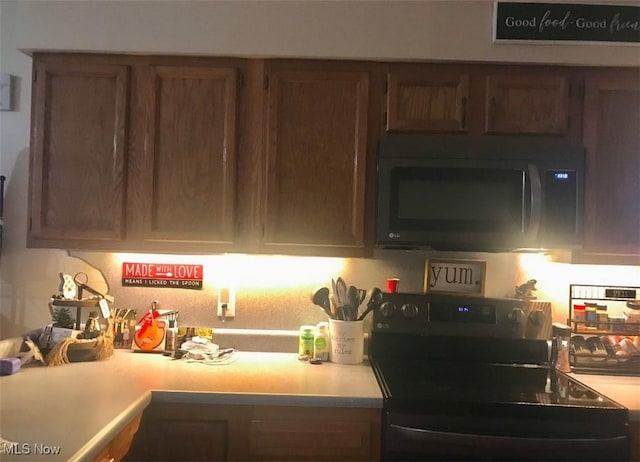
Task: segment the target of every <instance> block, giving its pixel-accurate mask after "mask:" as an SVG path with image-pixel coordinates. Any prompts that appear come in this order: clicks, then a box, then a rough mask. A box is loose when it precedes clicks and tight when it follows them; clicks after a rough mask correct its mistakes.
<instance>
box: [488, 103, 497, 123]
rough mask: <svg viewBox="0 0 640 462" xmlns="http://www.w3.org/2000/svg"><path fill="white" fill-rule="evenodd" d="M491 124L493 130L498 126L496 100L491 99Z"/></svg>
mask: <svg viewBox="0 0 640 462" xmlns="http://www.w3.org/2000/svg"><path fill="white" fill-rule="evenodd" d="M489 124H490V126H491V128H492V129H493V128H495V124H496V99H495V98H491V99H490V100H489Z"/></svg>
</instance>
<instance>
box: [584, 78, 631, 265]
mask: <svg viewBox="0 0 640 462" xmlns="http://www.w3.org/2000/svg"><path fill="white" fill-rule="evenodd" d="M584 109H585V111H584V114H585V117H584V144H585V147H586V151H587V173H586V188H585V190H586V197H585V234H584V249H583V252H582V253H581V254H579V255H578V258H577V261H579V262H583V263H612V264H614V263H630V264H636V265H637V264H640V72H639V71H638V70H637V69H636V70H633V71H632V70H621V71H620V72H616V73H611V72H610V73H609V74H608V75H607V74H604V73H603V72H599V73H596V74H595V75H593V76H590V77H587V79H586V85H585V108H584Z"/></svg>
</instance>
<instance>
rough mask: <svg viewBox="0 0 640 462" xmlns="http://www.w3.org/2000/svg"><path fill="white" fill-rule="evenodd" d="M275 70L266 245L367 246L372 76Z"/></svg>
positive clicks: (270, 92) (269, 99) (268, 134)
mask: <svg viewBox="0 0 640 462" xmlns="http://www.w3.org/2000/svg"><path fill="white" fill-rule="evenodd" d="M274 67H275V68H274V69H271V70H270V71H269V72H268V90H267V93H268V94H267V120H266V127H267V128H266V132H265V133H266V157H265V158H266V161H265V162H266V193H265V197H264V207H265V209H264V211H265V214H264V220H265V223H264V226H265V229H264V245H265V246H266V247H268V248H271V249H272V250H273V251H277V250H276V247H277V246H285V245H288V246H295V245H305V246H310V247H316V248H323V247H324V248H335V249H338V248H340V247H342V248H349V247H351V248H353V247H355V248H363V247H364V217H365V169H366V158H367V154H366V153H367V144H368V143H367V123H368V114H369V76H368V74H367V73H366V72H353V71H342V70H335V71H334V70H328V69H327V67H320V68H318V69H313V70H288V69H283V68H281V67H277V66H274ZM336 252H338V253H339V250H336Z"/></svg>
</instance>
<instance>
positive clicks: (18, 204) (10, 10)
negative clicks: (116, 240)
mask: <svg viewBox="0 0 640 462" xmlns="http://www.w3.org/2000/svg"><path fill="white" fill-rule="evenodd" d="M580 3H606V2H604V1H601V0H600V1H594V0H583V1H582V2H580ZM618 3H620V2H618ZM624 3H625V4H638V2H633V3H631V2H624ZM492 11H493V1H491V0H475V1H391V0H387V1H375V2H373V1H371V2H369V1H290V2H280V1H256V2H250V1H199V2H189V1H159V2H153V1H108V0H103V1H11V0H1V1H0V72H3V73H9V74H11V75H13V76H14V77H15V78H14V81H15V83H16V84H17V85H16V88H15V91H14V93H15V94H14V101H15V105H16V106H15V110H14V111H11V112H2V113H0V173H1V174H4V175H6V176H7V179H8V180H7V184H6V206H5V220H4V221H5V223H6V226H5V231H4V236H3V240H4V242H3V249H2V259H1V260H0V273H1V286H0V289H1V291H2V293H1V305H0V308H1V314H2V326H1V327H2V330H1V331H0V337H4V336H7V335H13V334H17V333H20V332H21V331H23V330H25V329H30V328H35V327H39V326H41V325H42V324H44V323H46V322H48V320H49V316H48V312H47V309H46V302H47V301H48V298H49V297H50V295H51V294H52V293H54V292H55V291H56V287H57V277H56V275H57V273H58V272H60V271H66V272H74V271H77V270H78V269H86V270H88V271H89V270H90V268H89V267H88V266H87V265H84V264H83V263H81V262H79V261H78V260H76V259H72V258H69V257H67V254H66V252H64V251H60V250H37V249H26V245H25V243H26V217H27V181H28V148H29V123H30V119H29V117H30V92H31V88H30V81H31V59H30V58H29V56H27V55H26V54H24V53H22V52H21V51H20V50H34V49H39V50H42V49H49V50H81V51H114V52H133V53H171V54H174V53H175V54H202V55H239V56H278V57H313V58H320V57H328V58H347V59H352V58H353V59H355V58H358V59H372V60H447V61H449V60H453V61H456V60H463V61H501V62H529V63H552V64H570V65H580V64H585V65H594V66H638V65H640V48H639V47H637V46H621V45H617V46H616V45H607V46H605V45H595V44H594V45H553V46H551V45H511V44H493V43H492V40H491V34H492ZM108 258H109V257H108V256H98V257H96V258H95V259H94V260H95V261H94V262H93V263H94V264H98V266H101V265H102V264H104V262H105V259H108ZM487 258H488V259H489V260H490V261H494V262H498V263H500V265H501V268H502V269H501V270H500V271H499V272H496V273H494V275H493V276H492V277H491V278H490V280H489V286H490V288H491V292H492V294H494V295H498V296H505V295H508V293H507V292H508V291H509V290H510V289H511V287H512V286H513V284H514V282H516V281H517V280H518V279H519V278H520V277H522V276H523V274H521V272H520V271H518V270H516V269H515V266H514V265H515V264H516V263H517V261H518V257H516V256H488V257H487ZM398 262H400V263H398ZM421 262H422V260H421V259H420V258H418V259H417V260H416V258H415V257H406V258H400V259H399V260H398V261H392V262H384V263H381V264H380V265H382V266H376V265H378V264H376V263H365V264H364V265H365V266H364V267H363V269H364V270H366V271H368V272H370V273H372V274H375V276H373V275H372V276H370V277H366V278H362V279H361V280H362V283H363V284H367V285H374V284H376V285H377V284H380V281H379V280H380V279H382V280H383V279H384V275H385V274H387V273H388V272H389V271H391V270H393V269H394V268H399V267H402V266H403V265H404V266H405V268H403V269H402V270H403V271H405V272H410V273H411V276H407V277H408V278H409V279H415V281H414V282H411V283H410V284H409V287H413V288H414V290H418V289H419V280H420V278H421V275H420V271H421V270H422V268H421V265H422V263H421ZM352 263H353V265H351V266H353V267H354V268H356V269H357V268H359V267H361V266H362V264H361V263H358V262H352ZM371 265H374V266H371ZM106 266H109V265H108V264H106ZM512 266H513V268H514V269H512ZM494 267H495V265H494ZM537 268H538V269H537V270H536V271H537V272H538V273H540V272H543V273H545V272H547V271H546V269H545V267H544V266H542V267H537ZM540 268H542V269H540ZM550 268H558V267H557V266H552V267H550ZM617 270H619V271H620V273H612V272H611V271H612V269H611V268H610V267H582V268H581V269H578V267H571V266H569V267H567V268H564V267H562V268H561V269H560V270H558V271H556V272H555V273H554V274H556V276H555V277H554V278H553V282H554V283H556V284H558V289H556V290H557V294H556V295H555V297H556V298H558V299H559V300H562V299H563V295H562V293H563V290H565V287H566V285H567V284H568V283H569V282H583V281H572V277H573V276H572V274H578V275H579V276H576V277H580V278H584V277H585V276H583V274H585V272H587V273H588V277H589V278H590V279H593V280H603V279H606V278H611V276H610V275H611V274H619V275H618V276H615V277H616V279H615V282H617V283H620V284H634V285H640V269H639V268H633V267H631V268H629V267H628V268H618V269H616V271H617ZM354 271H356V270H354ZM525 273H526V270H525ZM118 276H119V275H118V274H117V269H114V270H111V272H110V273H109V274H108V275H107V278H108V279H111V280H112V284H113V282H114V281H113V280H115V282H117V281H118ZM331 276H332V274H327V277H329V278H330V277H331ZM359 277H362V276H359V275H356V274H354V278H356V279H357V278H359ZM96 278H98V279H99V276H96ZM550 282H551V281H550ZM305 290H307V289H306V288H305V289H303V292H304V291H305ZM130 294H133V292H130ZM123 296H124V297H125V298H126V297H127V293H125V294H124V295H123ZM131 298H132V301H135V302H137V301H138V300H142V299H146V298H148V295H147V294H146V293H145V294H143V295H140V292H135V295H132V297H131ZM171 298H172V299H175V300H180V298H179V296H178V295H176V294H172V295H171ZM301 298H302V292H301V293H298V294H297V295H296V296H295V298H291V297H290V298H289V299H286V297H285V298H281V299H280V300H281V301H283V302H284V304H285V305H286V306H285V307H284V308H282V303H280V308H282V309H284V310H289V309H290V307H291V306H293V305H300V304H301V302H300V299H301ZM304 302H305V303H306V302H307V300H306V295H305V297H304ZM198 303H199V304H200V305H202V307H203V308H202V315H201V316H200V317H199V318H198V319H204V318H205V316H209V315H210V313H208V314H205V313H204V310H205V306H206V305H207V304H208V303H209V301H203V300H200V301H199V302H198ZM283 313H286V311H284V312H283ZM282 316H284V314H283V315H282ZM278 319H284V318H276V324H277V322H278V321H277V320H278ZM293 319H294V320H295V322H297V321H298V319H299V317H294V318H293ZM201 322H203V321H201Z"/></svg>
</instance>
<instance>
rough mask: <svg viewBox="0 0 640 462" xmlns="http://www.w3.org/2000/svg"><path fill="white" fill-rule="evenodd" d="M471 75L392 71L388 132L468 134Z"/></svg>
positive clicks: (388, 93)
mask: <svg viewBox="0 0 640 462" xmlns="http://www.w3.org/2000/svg"><path fill="white" fill-rule="evenodd" d="M468 98H469V75H467V74H462V73H459V72H455V71H453V72H452V71H449V72H447V71H440V70H434V71H432V72H428V71H424V70H422V71H415V70H414V71H392V72H389V75H388V88H387V130H397V131H413V130H419V131H430V132H465V131H467V117H468V114H467V113H468V107H467V106H468Z"/></svg>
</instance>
